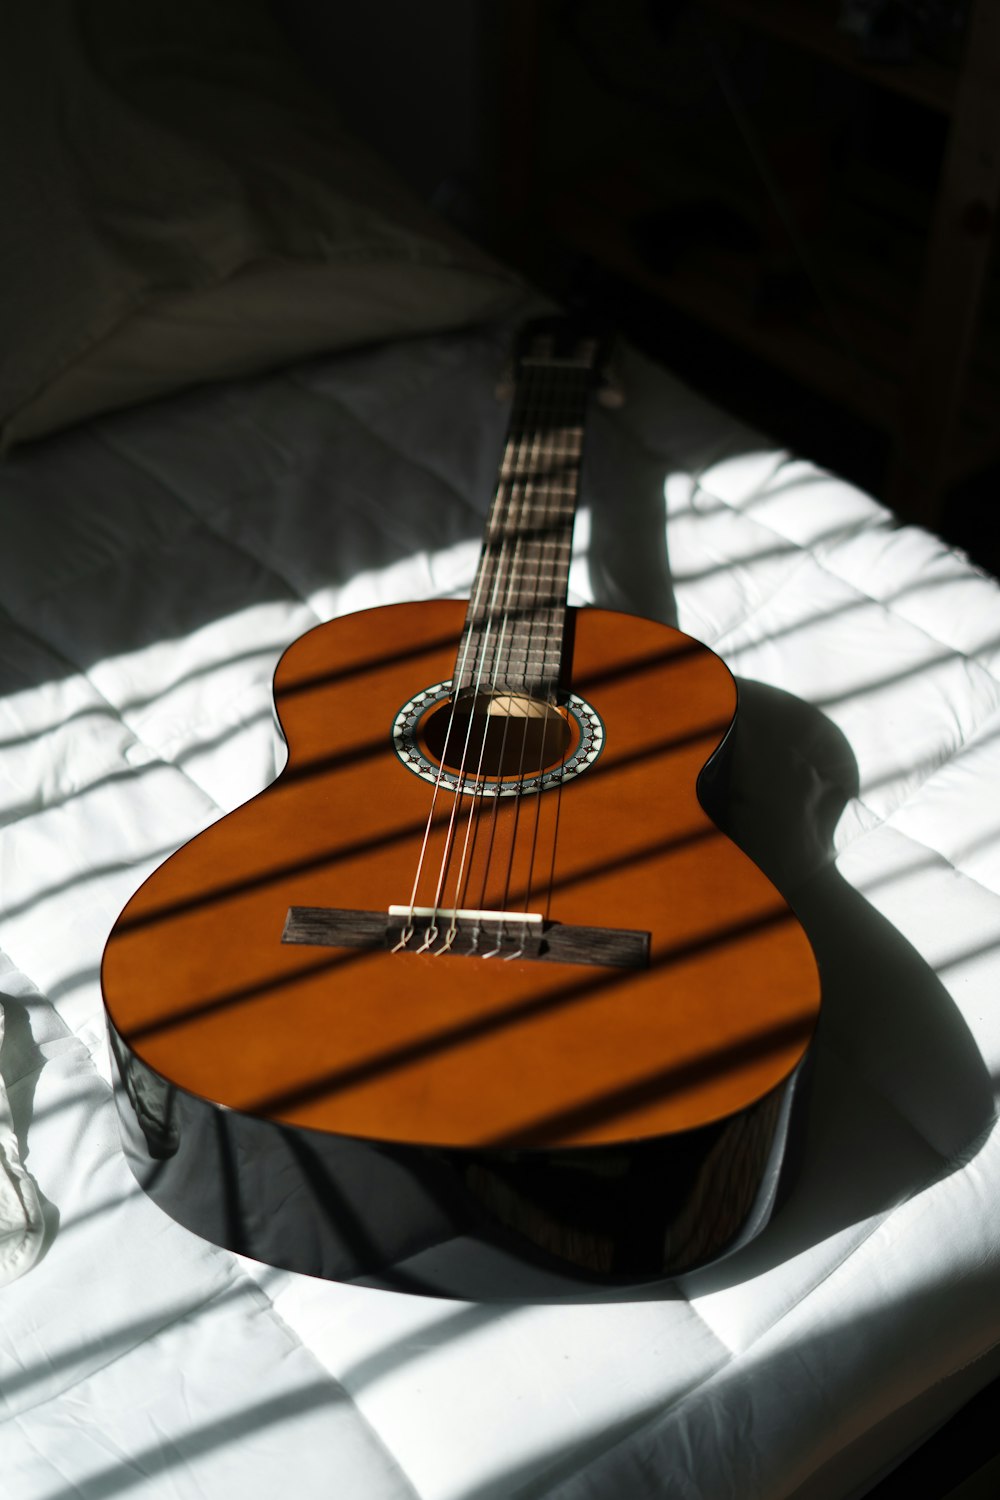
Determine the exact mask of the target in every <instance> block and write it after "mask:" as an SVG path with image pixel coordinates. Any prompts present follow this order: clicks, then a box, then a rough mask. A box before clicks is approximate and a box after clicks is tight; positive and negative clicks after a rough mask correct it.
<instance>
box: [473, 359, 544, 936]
mask: <svg viewBox="0 0 1000 1500" xmlns="http://www.w3.org/2000/svg"><path fill="white" fill-rule="evenodd" d="M526 373H527V372H526ZM531 377H532V378H531V386H532V390H531V392H530V398H529V401H528V402H526V405H527V406H528V407H529V410H530V412H531V414H532V416H533V417H534V418H535V421H534V423H533V425H532V426H531V427H530V428H528V425H527V424H525V432H524V434H523V438H522V441H521V443H520V444H519V447H518V454H517V467H518V471H519V476H520V479H521V494H520V508H519V513H515V512H512V513H511V517H510V520H511V525H512V527H513V528H514V534H515V538H516V542H515V548H514V555H513V558H512V561H511V570H510V575H509V579H508V585H507V589H506V599H505V618H506V617H509V616H510V615H511V614H513V618H514V624H513V627H512V629H511V631H510V636H511V638H512V640H513V641H515V642H517V650H516V653H514V655H515V656H516V658H517V659H518V660H520V659H521V657H522V653H523V667H522V668H521V669H520V672H518V669H517V667H516V665H515V664H514V662H510V663H509V665H510V668H511V671H510V677H518V676H519V678H520V680H519V681H518V682H517V684H516V688H517V689H520V690H521V691H522V692H524V696H525V697H529V696H530V695H529V694H528V693H527V692H526V691H524V690H525V689H526V688H527V686H528V681H527V679H528V677H529V673H530V671H531V653H532V649H533V648H532V636H533V633H534V630H535V624H536V618H535V613H534V612H531V613H529V615H528V616H527V620H524V619H523V618H522V614H521V605H522V599H523V596H524V592H525V590H524V579H525V575H526V572H527V570H528V568H529V567H530V561H531V559H530V554H531V545H530V541H529V537H530V533H531V532H532V531H536V530H538V529H539V522H540V520H541V521H544V516H542V517H541V518H539V516H538V513H537V500H538V497H539V495H541V499H542V502H543V506H544V499H545V489H544V484H543V485H541V486H539V484H538V483H537V479H538V474H539V464H540V460H541V455H542V453H543V452H544V448H545V432H546V431H547V428H548V425H549V421H550V415H551V414H550V409H549V408H550V406H551V400H552V398H551V395H550V390H549V388H550V387H554V386H555V385H556V376H555V370H554V367H552V366H548V365H543V366H541V367H537V366H535V367H532V369H531ZM556 395H558V392H556ZM522 540H523V542H524V552H525V553H526V554H527V555H526V556H522V555H521V552H522ZM537 545H538V543H537V539H536V541H535V550H536V556H537ZM528 592H529V595H531V594H532V591H531V590H529V591H528ZM533 597H537V579H536V581H535V588H534V594H533ZM508 650H510V648H508ZM505 688H506V692H507V695H508V699H510V698H511V697H512V696H513V694H514V691H515V684H514V683H513V682H512V681H510V680H509V679H508V680H507V682H506V683H505ZM501 717H502V719H503V730H502V734H501V741H500V751H499V756H498V762H499V767H500V770H499V771H498V777H497V790H496V793H495V795H494V797H493V806H492V814H491V816H490V819H489V821H490V833H489V839H488V843H487V849H486V854H485V858H484V860H483V875H482V882H481V887H480V895H479V903H478V904H479V908H480V909H483V908H484V907H485V906H486V904H487V897H486V891H487V888H488V882H489V878H490V873H491V872H490V863H491V860H492V857H493V851H494V848H495V846H496V838H497V831H498V828H499V823H500V809H501V797H500V795H499V791H500V786H501V784H502V768H503V767H504V766H505V765H506V763H507V759H506V757H507V742H508V739H509V738H510V735H511V722H512V715H511V714H510V712H509V711H508V712H506V713H504V714H502V715H501ZM529 724H530V719H529V718H528V716H527V715H525V716H524V721H523V725H522V730H521V747H520V756H519V770H518V782H517V786H516V788H515V790H514V791H513V793H512V794H511V796H510V797H509V798H508V799H507V800H508V801H509V803H510V809H509V817H510V821H511V823H512V828H511V834H510V853H509V856H508V878H507V881H506V883H505V886H504V889H503V892H502V894H501V895H500V896H498V897H497V898H496V900H495V902H494V904H495V905H496V906H497V907H498V908H499V909H500V910H501V911H506V910H507V908H508V895H509V890H510V875H509V870H510V864H511V862H512V861H513V857H514V849H515V845H516V840H517V829H518V822H519V817H520V804H521V799H522V797H523V794H524V754H525V745H526V742H527V734H528V727H529ZM468 879H471V868H470V872H469V875H468V876H467V880H468ZM467 888H468V887H467ZM521 925H522V949H523V946H524V942H525V940H526V928H527V924H526V923H522V924H521ZM496 937H497V943H496V946H495V947H494V948H492V949H490V950H489V951H488V952H487V953H485V954H483V955H482V956H483V957H484V958H488V957H493V956H495V955H496V954H497V953H498V952H500V950H501V948H502V946H503V939H504V924H503V923H502V922H501V924H500V926H499V928H498V931H497V934H496ZM472 951H475V944H473V948H472ZM519 951H521V950H516V951H515V952H514V953H512V954H510V955H508V957H516V956H517V952H519Z"/></svg>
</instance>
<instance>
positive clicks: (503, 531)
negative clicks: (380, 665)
mask: <svg viewBox="0 0 1000 1500" xmlns="http://www.w3.org/2000/svg"><path fill="white" fill-rule="evenodd" d="M538 368H539V367H537V366H535V367H526V368H525V369H524V370H522V376H521V380H520V381H519V386H518V391H517V393H516V397H515V402H514V411H513V412H512V421H511V436H510V438H509V439H508V443H507V445H506V451H505V454H504V460H503V467H502V478H501V484H503V483H505V482H507V483H509V486H510V489H509V493H508V494H507V495H506V497H504V500H503V504H502V505H497V506H496V507H494V510H495V511H496V512H499V514H498V515H496V516H491V521H492V520H494V519H499V520H501V521H503V522H505V524H502V525H501V526H500V528H499V530H500V546H499V550H497V548H496V533H495V532H494V534H493V535H492V536H491V535H489V534H488V535H487V540H486V545H485V546H484V551H483V558H482V566H481V567H480V569H479V577H478V579H477V585H476V590H475V594H474V598H473V604H472V607H471V608H470V610H469V615H468V619H469V624H468V627H467V630H466V637H465V641H464V643H463V650H462V654H461V658H460V662H459V664H458V667H457V669H456V676H457V677H458V678H459V680H461V679H463V678H464V675H465V671H466V668H467V665H468V659H469V656H470V654H471V651H472V648H473V641H474V640H475V638H476V636H477V635H478V636H479V640H478V664H477V669H476V678H475V682H474V684H473V687H472V701H473V707H474V708H478V706H479V705H480V703H481V698H482V688H483V678H484V675H485V666H486V661H487V658H488V654H489V646H490V635H491V633H492V632H493V630H494V625H495V620H496V600H497V593H498V589H499V587H500V585H501V581H502V580H505V594H506V598H505V600H504V610H503V617H502V620H501V623H500V627H499V633H498V635H497V638H496V641H495V644H494V645H493V648H492V650H493V665H492V671H491V673H490V686H489V705H488V709H487V713H486V714H485V715H483V724H484V727H483V732H482V741H481V743H480V747H479V756H478V763H477V768H476V772H475V773H474V776H473V791H472V793H471V800H470V807H469V817H468V821H467V826H466V834H465V841H464V845H463V853H462V860H461V863H460V866H459V871H458V875H457V878H456V896H455V902H454V910H453V912H452V916H451V922H450V925H449V928H448V930H447V932H446V934H445V940H444V943H443V945H442V947H441V948H439V949H436V950H434V951H435V952H436V953H442V952H447V951H448V950H449V949H450V948H451V946H452V944H453V943H454V940H455V937H456V935H457V930H458V915H457V912H458V910H459V909H460V907H461V903H462V895H461V892H462V879H463V872H464V871H465V870H466V866H467V863H468V858H469V854H470V850H471V849H473V848H474V845H475V837H474V835H475V832H476V831H478V825H479V822H480V817H481V807H482V804H483V802H484V800H485V778H484V775H483V772H484V765H485V753H486V748H487V738H488V735H489V730H490V725H491V721H492V718H493V715H492V714H491V713H490V712H489V709H490V708H492V707H493V705H494V704H495V702H496V698H497V687H498V683H499V680H500V676H501V667H502V665H503V661H504V645H505V638H506V637H507V636H508V634H513V636H514V638H515V639H516V638H517V621H518V618H519V617H518V615H517V614H515V616H514V621H515V623H514V627H513V631H511V625H510V617H511V614H512V612H513V610H514V608H515V606H514V605H512V600H514V599H516V598H517V593H518V591H519V590H523V579H522V580H520V582H519V581H518V571H519V567H520V561H521V560H520V558H519V555H518V554H519V551H520V543H521V536H522V534H523V528H524V524H525V516H530V513H531V509H532V504H533V501H534V498H535V497H534V494H533V493H532V473H533V470H534V468H535V466H536V462H537V460H536V457H535V455H536V452H537V447H538V444H539V442H540V435H541V430H542V429H541V428H539V429H537V430H535V431H534V432H531V434H530V436H528V438H527V454H528V459H527V464H526V465H525V463H524V461H523V460H524V453H525V446H526V445H525V429H526V428H527V426H528V424H527V421H526V416H527V413H528V412H529V411H531V410H532V408H535V409H537V410H538V411H539V413H540V414H541V417H542V420H543V422H544V421H545V418H546V417H547V418H548V424H549V425H550V426H553V425H555V419H556V418H557V417H561V416H562V415H563V413H562V412H561V411H558V412H557V411H554V410H553V411H548V412H547V411H546V402H545V400H544V399H542V398H543V397H545V396H547V395H548V394H549V393H548V392H547V391H546V390H545V382H544V379H542V380H541V381H539V379H538V378H536V371H537V369H538ZM541 370H542V371H543V372H544V373H547V374H548V376H549V384H550V385H551V386H553V387H555V388H556V389H555V391H554V395H555V398H556V401H558V400H559V398H560V396H562V398H563V400H565V399H566V397H567V396H569V397H572V395H573V394H574V393H573V390H572V386H571V384H570V382H569V381H567V380H566V377H567V376H570V375H571V373H575V372H570V371H562V372H561V373H562V375H563V383H564V385H565V386H568V387H569V388H568V390H566V391H564V392H560V391H559V389H558V385H559V380H558V374H557V367H556V366H555V365H542V366H541ZM529 371H530V373H529ZM582 373H583V374H584V375H585V376H586V370H583V372H582ZM539 386H540V389H533V388H537V387H539ZM576 394H577V395H579V393H578V392H577V393H576ZM522 395H523V399H520V398H522ZM554 405H555V403H553V406H554ZM567 415H569V413H567ZM572 416H573V418H575V419H576V420H575V421H574V422H572V423H571V424H570V430H571V431H572V430H573V429H574V428H575V429H576V430H577V431H579V415H578V411H576V410H574V411H573V413H572ZM556 430H557V431H558V430H559V429H558V428H557V429H556ZM557 456H561V455H557ZM567 456H569V455H567ZM525 469H526V471H527V472H526V473H525ZM547 493H548V490H547V485H546V484H545V483H543V485H542V501H543V507H544V506H545V501H546V495H547ZM574 501H575V495H574ZM564 502H565V496H564V495H560V497H559V508H560V509H561V508H562V506H563V505H564ZM519 508H520V512H521V513H520V514H518V509H519ZM549 519H550V517H549V516H548V514H547V512H546V513H545V514H543V516H542V517H541V521H542V522H544V523H548V521H549ZM559 519H560V520H563V521H564V520H565V517H564V516H560V517H559ZM532 524H535V518H532ZM539 529H540V530H542V531H543V533H544V527H539ZM511 531H513V535H514V555H513V560H510V559H509V558H508V556H507V554H508V552H509V541H510V533H511ZM565 540H566V539H565V537H560V539H559V543H560V544H562V543H563V542H564V541H565ZM544 545H545V543H544V541H543V540H542V538H541V537H539V538H537V539H536V547H535V559H534V566H535V575H536V577H535V585H534V586H535V590H536V596H537V588H538V582H539V580H540V577H541V572H542V564H543V549H544ZM548 561H549V563H550V566H552V565H553V563H552V560H551V559H549V560H548ZM561 561H563V560H562V559H561V560H560V561H559V562H556V563H555V564H554V566H555V567H556V568H558V567H559V566H560V562H561ZM567 567H568V560H567ZM490 575H492V588H491V589H490V593H491V595H492V597H491V599H490V602H489V605H488V608H487V610H486V614H485V618H484V617H483V616H482V615H481V613H480V606H481V603H482V593H483V588H484V584H485V583H486V580H487V578H488V577H490ZM545 613H546V622H545V635H546V642H547V644H546V648H545V649H543V652H542V669H541V670H542V673H543V677H544V672H545V669H546V665H547V658H548V655H549V650H550V645H551V643H550V642H549V640H548V638H549V636H550V634H551V627H552V615H553V606H552V605H551V604H550V605H546V607H545ZM523 623H524V622H522V626H523ZM484 625H485V629H483V626H484ZM535 629H536V616H535V614H533V613H529V615H528V617H527V633H526V635H525V632H524V630H523V628H522V631H521V633H520V635H521V640H522V642H523V647H522V650H523V661H524V672H523V674H522V675H523V676H525V677H526V676H527V675H528V672H529V670H530V661H531V651H532V636H533V633H534V631H535ZM509 649H510V648H509V647H508V651H509ZM506 687H507V691H508V695H509V693H510V689H511V685H510V682H509V680H508V681H507V683H506ZM526 696H528V695H526ZM458 697H459V693H458V692H457V691H456V692H454V693H453V696H452V703H451V706H450V712H449V719H448V724H447V728H446V733H445V741H444V749H443V751H442V756H441V760H442V763H441V765H440V766H439V769H438V772H437V774H436V776H435V781H434V791H433V795H432V799H431V807H430V810H429V813H428V819H427V825H426V827H425V830H424V837H423V842H422V844H421V850H420V855H419V858H418V863H417V871H416V875H415V878H414V883H413V888H412V891H411V896H410V903H409V910H408V914H407V918H406V920H405V922H404V924H403V929H402V933H401V936H400V939H399V941H398V942H397V944H396V946H395V948H394V950H393V951H398V950H399V949H401V948H405V947H406V946H407V945H408V943H409V942H410V940H411V938H412V937H413V933H414V926H413V916H414V912H415V908H416V901H417V895H418V892H419V884H420V877H421V873H422V869H423V865H424V862H425V859H426V854H427V848H428V845H429V842H430V834H431V831H432V827H433V819H434V811H435V807H436V803H437V799H438V795H439V792H440V789H441V786H442V785H443V782H444V774H445V764H444V762H445V759H446V756H447V750H448V747H449V742H450V740H451V737H452V734H453V730H454V724H455V719H456V711H457V704H458ZM548 697H549V700H550V702H551V703H554V697H553V695H552V691H551V690H550V692H549V694H548ZM502 718H503V733H502V740H501V748H500V764H499V766H498V770H497V776H496V789H495V796H494V806H493V820H494V828H495V824H496V819H497V816H498V812H499V803H500V796H499V790H500V785H501V781H502V776H501V770H502V766H503V764H504V757H505V751H506V740H507V735H508V730H509V724H510V715H509V714H504V715H503V716H502ZM474 721H475V713H472V714H470V715H469V722H468V726H467V729H466V735H465V742H464V744H463V749H462V759H461V764H460V767H459V771H458V776H457V783H458V784H457V788H456V791H455V797H454V802H453V805H452V812H451V816H450V818H449V820H448V828H447V832H446V836H445V846H444V852H443V855H442V861H441V865H440V869H439V876H438V882H437V887H436V889H435V893H434V900H433V905H432V909H431V914H430V917H429V921H428V926H427V929H426V932H425V935H424V940H423V943H422V944H421V946H420V947H419V948H418V949H417V950H415V951H417V952H425V951H428V950H430V949H432V948H433V945H434V943H435V942H436V941H437V938H438V935H439V928H438V920H437V919H438V915H439V913H440V911H441V898H442V894H443V890H444V887H445V884H446V882H447V872H448V867H449V864H450V861H451V858H452V854H453V850H454V841H455V828H456V823H457V819H458V809H459V806H460V799H461V796H462V794H463V792H464V790H465V786H466V782H467V780H468V777H469V771H468V766H469V749H470V745H471V739H472V729H473V724H474ZM529 723H530V721H529V719H528V717H527V716H525V719H524V725H523V729H522V744H521V754H520V764H519V769H518V785H517V789H516V792H515V793H514V796H513V801H514V803H515V808H514V811H513V814H512V816H513V818H514V823H515V829H514V832H513V834H512V838H511V849H510V856H509V860H508V870H507V880H506V884H505V891H504V897H503V899H502V901H501V907H503V906H504V903H505V902H506V901H507V899H508V895H509V889H510V881H511V871H512V869H513V859H514V845H515V840H516V826H517V814H518V810H519V804H520V800H521V797H522V796H523V784H524V762H525V754H526V745H527V739H528V728H529ZM547 726H548V720H547V718H546V720H545V723H544V724H543V730H542V758H543V764H544V748H545V736H546V733H547ZM559 780H560V785H561V781H562V777H561V776H560V778H559ZM538 795H540V788H539V789H538ZM539 818H540V806H539V805H538V804H536V807H535V820H534V823H535V826H534V833H533V839H532V846H531V858H530V861H529V876H528V886H527V894H526V903H527V902H530V892H531V885H532V872H533V868H534V860H535V852H536V848H537V836H538V823H539ZM492 844H493V837H492V836H491V840H490V851H489V853H488V855H487V860H486V862H485V864H484V877H483V891H484V895H483V897H482V898H481V901H480V909H482V907H483V905H484V903H485V890H486V885H487V880H488V872H489V863H488V862H489V854H490V853H491V852H492ZM553 858H554V853H553ZM469 868H470V873H471V866H470V867H469ZM468 879H469V875H466V876H465V881H466V889H467V887H468ZM528 909H529V907H528V905H527V904H526V906H525V913H527V911H528ZM527 925H528V924H527V922H525V923H523V924H522V934H523V935H522V947H523V942H524V940H525V939H526V934H527ZM479 930H480V929H479V926H478V925H477V926H476V928H475V929H474V931H473V935H472V942H471V946H470V949H469V951H470V952H475V951H476V947H477V945H478V938H479ZM502 941H503V928H502V924H501V927H500V930H499V932H498V935H497V945H496V947H495V948H493V949H491V950H490V951H489V953H488V954H484V955H483V956H484V957H491V956H493V955H494V954H495V953H497V952H499V951H500V947H501V945H502ZM520 951H521V950H516V951H515V952H514V953H512V954H510V955H509V956H510V957H516V956H517V954H518V952H520Z"/></svg>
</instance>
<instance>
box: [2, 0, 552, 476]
mask: <svg viewBox="0 0 1000 1500" xmlns="http://www.w3.org/2000/svg"><path fill="white" fill-rule="evenodd" d="M16 17H17V18H16V21H14V22H13V24H12V23H11V21H10V18H8V21H7V22H5V23H4V24H5V28H6V29H7V30H8V32H10V31H12V32H13V35H12V36H8V38H7V41H6V44H5V46H4V48H3V49H2V57H3V61H2V63H0V73H2V76H0V94H2V95H3V96H4V98H5V102H6V106H7V110H8V112H9V119H8V121H7V122H6V123H5V125H4V127H3V128H0V191H2V202H3V205H4V218H5V221H6V222H5V232H4V236H3V240H2V243H0V286H2V288H3V292H2V307H3V314H2V316H3V319H4V322H5V323H6V325H7V326H6V327H5V328H4V329H3V331H2V333H0V446H2V447H4V448H7V447H9V446H10V445H11V444H13V443H17V442H20V441H22V440H24V439H27V438H34V437H37V436H39V435H41V434H43V433H46V432H51V431H53V430H54V429H56V428H59V427H63V426H66V425H68V424H70V423H72V422H76V421H79V420H81V419H83V418H86V417H90V416H93V415H95V414H97V413H99V412H104V411H108V410H112V409H114V408H116V407H121V406H126V405H130V404H132V403H134V402H136V401H142V400H146V399H148V398H151V397H155V396H158V395H161V394H164V393H166V392H168V391H172V390H177V389H180V388H182V387H184V386H188V385H191V384H195V383H198V382H202V381H206V380H216V379H222V378H228V377H231V376H235V375H245V374H250V373H253V372H255V371H259V370H264V369H267V368H269V367H273V366H276V365H278V364H283V363H287V362H289V361H292V360H294V359H296V358H300V357H303V356H307V355H311V354H318V353H320V352H321V351H327V350H333V349H337V348H346V347H349V346H354V345H358V344H362V343H365V342H368V341H373V340H379V339H387V338H393V337H397V336H400V335H406V334H414V333H420V332H425V331H430V330H433V329H443V328H450V327H457V326H461V325H463V324H467V323H472V322H476V321H481V320H485V319H488V318H491V317H494V316H497V315H499V314H501V313H503V312H505V311H506V310H507V309H509V308H510V307H512V306H513V305H514V304H515V303H516V302H517V301H519V300H520V298H521V296H522V295H523V288H522V287H521V285H520V283H519V282H518V280H517V278H516V276H515V275H514V274H513V272H510V271H508V270H506V269H505V268H503V267H501V266H500V265H498V264H497V263H496V262H494V261H492V260H491V259H490V258H489V257H488V256H486V255H485V254H484V253H482V252H481V251H479V250H478V249H477V248H475V247H474V246H473V245H471V244H470V243H468V242H466V241H465V240H464V239H462V238H461V237H460V236H458V235H457V234H455V233H454V232H453V231H452V230H451V229H450V227H449V226H447V225H446V224H445V223H444V222H443V221H442V220H440V219H439V218H438V217H437V216H436V215H434V214H433V213H432V212H431V211H430V210H429V209H428V208H426V207H425V205H424V204H423V203H422V202H421V201H420V200H419V198H418V197H417V196H416V195H415V194H412V193H411V192H410V191H409V190H408V189H406V188H405V187H403V186H402V185H401V184H400V183H399V182H398V181H397V180H396V179H395V178H394V176H393V175H392V173H391V172H390V171H389V170H388V169H387V168H386V167H385V166H384V165H383V164H382V163H381V162H380V161H379V160H378V159H377V158H376V157H375V156H374V155H373V153H371V152H369V151H368V150H367V149H366V148H364V147H363V146H361V145H360V144H359V143H357V142H356V141H354V140H353V139H352V138H351V137H350V136H349V135H348V134H347V133H346V132H345V131H344V130H343V129H342V128H341V127H340V124H339V122H338V121H337V120H336V118H335V117H334V116H333V114H332V112H331V110H330V107H329V105H328V103H327V101H326V100H325V98H324V97H323V96H322V95H321V94H320V93H319V92H318V91H317V90H316V89H315V88H314V87H313V86H312V85H311V84H310V83H309V81H308V80H307V78H306V77H305V76H304V74H303V73H302V72H301V70H300V69H299V67H298V64H297V62H296V60H295V58H294V57H293V55H292V53H291V51H290V50H289V49H288V48H287V47H286V45H285V43H284V40H283V37H282V35H281V33H280V32H279V31H278V30H277V29H276V28H275V26H274V24H273V23H272V21H271V19H270V17H269V14H268V11H267V7H266V5H264V4H262V3H259V0H212V3H211V4H205V3H204V0H198V4H194V3H192V0H143V3H142V4H141V5H136V4H135V3H134V0H101V4H100V5H88V4H86V3H85V0H76V3H74V0H65V3H63V4H56V5H52V6H48V5H46V6H24V7H18V8H17V13H16Z"/></svg>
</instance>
